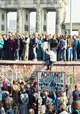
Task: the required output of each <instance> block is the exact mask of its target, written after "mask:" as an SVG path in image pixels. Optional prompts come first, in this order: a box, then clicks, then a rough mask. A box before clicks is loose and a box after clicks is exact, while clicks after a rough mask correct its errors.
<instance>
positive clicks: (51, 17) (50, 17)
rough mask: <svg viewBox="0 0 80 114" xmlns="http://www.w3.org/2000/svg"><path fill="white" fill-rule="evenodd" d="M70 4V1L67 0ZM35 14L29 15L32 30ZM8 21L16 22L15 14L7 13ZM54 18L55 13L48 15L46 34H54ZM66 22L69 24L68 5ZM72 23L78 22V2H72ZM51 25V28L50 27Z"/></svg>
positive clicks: (77, 0) (79, 3)
mask: <svg viewBox="0 0 80 114" xmlns="http://www.w3.org/2000/svg"><path fill="white" fill-rule="evenodd" d="M69 3H70V0H69ZM35 15H36V14H35V13H31V17H33V18H31V20H30V21H31V27H32V28H34V27H35V23H34V22H35V19H36V17H35ZM8 16H9V19H10V20H13V19H15V20H16V13H9V15H8ZM55 16H56V13H55V12H49V13H48V22H47V24H48V25H47V26H48V32H50V33H52V32H53V33H54V32H55V26H54V25H55ZM66 22H70V4H68V5H67V6H66ZM72 22H80V0H72ZM52 25H53V26H52Z"/></svg>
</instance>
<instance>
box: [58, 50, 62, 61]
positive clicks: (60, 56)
mask: <svg viewBox="0 0 80 114" xmlns="http://www.w3.org/2000/svg"><path fill="white" fill-rule="evenodd" d="M61 59H63V49H60V50H59V52H58V61H60V60H61Z"/></svg>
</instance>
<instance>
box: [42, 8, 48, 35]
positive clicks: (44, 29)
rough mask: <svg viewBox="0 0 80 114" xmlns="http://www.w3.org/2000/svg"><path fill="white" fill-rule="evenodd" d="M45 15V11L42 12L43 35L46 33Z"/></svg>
mask: <svg viewBox="0 0 80 114" xmlns="http://www.w3.org/2000/svg"><path fill="white" fill-rule="evenodd" d="M47 13H48V12H47V10H46V9H43V10H42V32H43V33H44V34H46V33H47Z"/></svg>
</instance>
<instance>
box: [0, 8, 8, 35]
mask: <svg viewBox="0 0 80 114" xmlns="http://www.w3.org/2000/svg"><path fill="white" fill-rule="evenodd" d="M0 33H2V34H6V33H7V11H6V10H3V9H0Z"/></svg>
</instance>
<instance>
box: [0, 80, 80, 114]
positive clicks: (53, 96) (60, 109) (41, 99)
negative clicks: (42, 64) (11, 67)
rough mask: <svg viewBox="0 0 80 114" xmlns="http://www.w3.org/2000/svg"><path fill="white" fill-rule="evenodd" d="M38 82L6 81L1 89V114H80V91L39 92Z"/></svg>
mask: <svg viewBox="0 0 80 114" xmlns="http://www.w3.org/2000/svg"><path fill="white" fill-rule="evenodd" d="M37 90H38V88H37V81H36V80H35V79H34V80H33V81H28V80H26V81H24V80H23V79H18V80H16V81H13V84H11V83H10V82H8V81H7V80H6V79H5V80H4V81H3V82H2V84H1V88H0V114H80V90H79V89H78V86H75V90H74V91H73V92H72V91H71V89H70V87H69V86H68V85H66V87H65V91H64V92H58V91H55V92H49V91H48V92H46V91H41V92H38V91H37Z"/></svg>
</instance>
